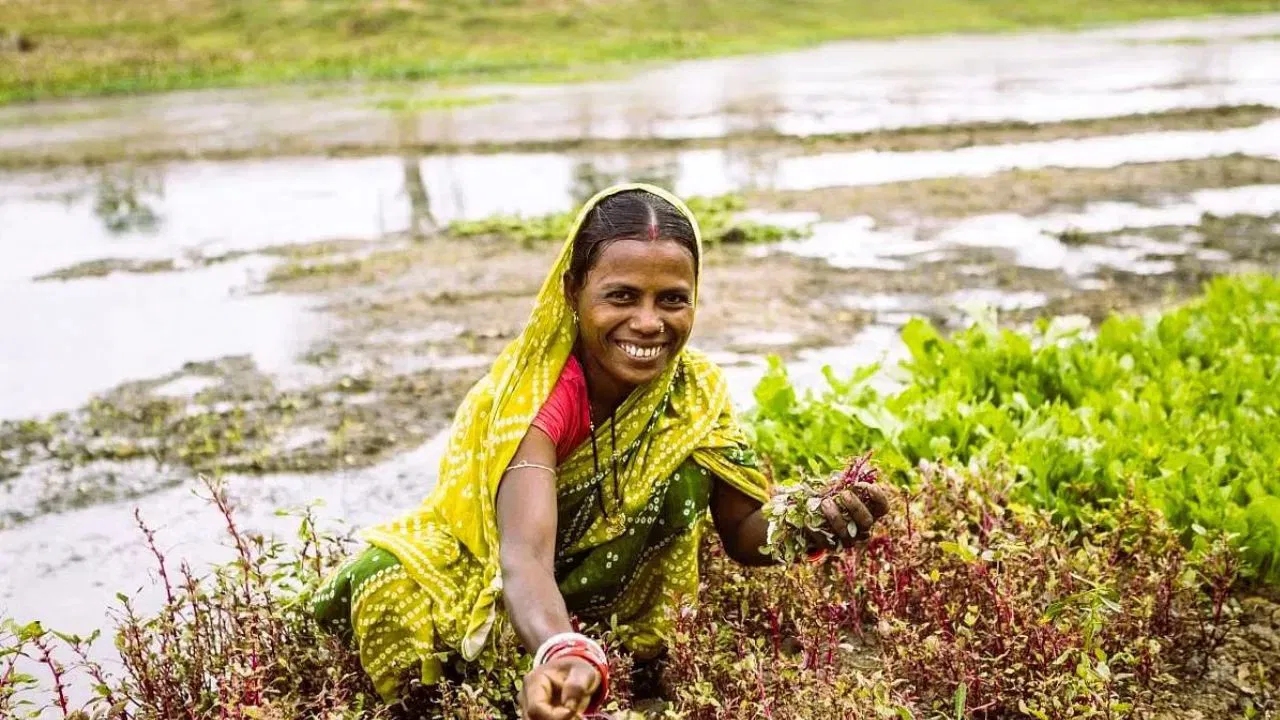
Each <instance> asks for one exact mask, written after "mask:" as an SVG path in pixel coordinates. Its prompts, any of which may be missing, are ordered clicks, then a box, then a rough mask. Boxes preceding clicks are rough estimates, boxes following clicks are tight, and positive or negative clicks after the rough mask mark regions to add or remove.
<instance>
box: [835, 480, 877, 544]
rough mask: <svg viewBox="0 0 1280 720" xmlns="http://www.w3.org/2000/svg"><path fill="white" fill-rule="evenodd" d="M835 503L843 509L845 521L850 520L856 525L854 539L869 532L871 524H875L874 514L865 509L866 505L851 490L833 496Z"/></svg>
mask: <svg viewBox="0 0 1280 720" xmlns="http://www.w3.org/2000/svg"><path fill="white" fill-rule="evenodd" d="M835 501H836V505H838V506H840V509H841V510H843V511H844V512H843V515H844V517H845V518H846V523H848V522H852V523H853V524H854V525H855V526H856V533H857V534H856V535H855V537H854V539H855V540H862V539H864V538H866V537H867V535H869V534H870V533H871V526H872V525H874V524H875V522H876V519H875V516H874V515H872V514H871V511H870V510H868V509H867V506H866V505H864V504H863V503H862V501H861V500H859V499H858V496H857V495H854V494H853V491H851V490H845V491H843V492H841V493H840V494H838V495H836V497H835Z"/></svg>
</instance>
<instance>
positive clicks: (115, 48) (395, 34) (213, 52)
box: [0, 0, 1280, 102]
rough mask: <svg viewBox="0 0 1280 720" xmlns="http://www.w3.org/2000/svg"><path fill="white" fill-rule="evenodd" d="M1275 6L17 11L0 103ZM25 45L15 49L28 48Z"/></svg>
mask: <svg viewBox="0 0 1280 720" xmlns="http://www.w3.org/2000/svg"><path fill="white" fill-rule="evenodd" d="M1277 7H1280V5H1278V4H1277V3H1276V2H1275V0H1169V1H1168V2H1163V3H1152V2H1150V1H1149V0H1111V1H1109V2H1108V1H1104V0H1085V1H1084V2H1075V3H1053V2H1046V1H1044V0H1040V1H1037V2H1034V3H1022V2H1015V1H1014V0H922V1H921V2H917V3H890V2H882V1H881V0H800V1H799V2H793V3H785V4H779V3H775V2H772V1H771V0H704V1H703V2H698V3H694V4H690V3H687V2H676V1H675V0H649V1H643V2H642V0H617V1H613V2H590V3H582V2H561V1H553V0H508V1H507V2H501V3H494V2H480V1H479V0H463V1H461V2H454V3H412V4H410V3H336V2H284V1H283V0H272V1H269V2H259V3H248V2H212V1H211V0H197V1H196V2H182V3H153V2H145V0H120V1H118V2H113V3H110V4H109V5H103V4H102V3H98V2H94V1H93V0H53V1H49V0H11V1H10V2H6V3H3V4H0V28H5V29H6V30H7V31H9V32H11V33H16V36H17V37H21V38H22V42H21V43H20V45H21V46H22V47H23V48H24V49H23V50H19V49H18V47H16V46H15V47H6V48H5V49H4V50H0V52H3V53H4V58H3V59H4V61H3V62H0V102H13V101H20V100H32V99H38V98H46V97H53V96H65V95H83V94H107V93H133V92H145V91H162V90H173V89H183V88H195V87H209V86H236V85H262V84H270V83H284V82H298V81H311V80H380V79H395V80H437V81H447V82H458V81H467V82H471V81H477V80H496V79H510V80H526V81H527V80H563V79H566V78H575V79H576V78H580V77H582V76H583V75H584V74H586V75H588V76H590V75H595V74H597V73H599V72H601V71H603V72H609V71H611V70H612V69H613V68H616V67H617V66H618V65H620V64H625V63H634V62H637V61H649V60H667V59H673V58H690V57H703V56H711V55H725V54H733V53H742V52H751V51H761V50H771V49H784V48H795V47H801V46H805V45H810V44H813V43H816V42H821V41H826V40H834V39H839V38H852V37H892V36H898V35H904V34H918V33H939V32H970V31H1006V30H1017V29H1021V28H1027V27H1035V26H1054V27H1068V28H1070V27H1080V26H1085V25H1090V24H1096V23H1105V22H1120V21H1129V20H1136V19H1140V18H1152V17H1179V16H1195V15H1203V14H1207V13H1229V12H1257V11H1265V10H1274V9H1276V8H1277ZM15 45H16V44H15Z"/></svg>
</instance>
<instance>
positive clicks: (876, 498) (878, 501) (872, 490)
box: [853, 483, 889, 518]
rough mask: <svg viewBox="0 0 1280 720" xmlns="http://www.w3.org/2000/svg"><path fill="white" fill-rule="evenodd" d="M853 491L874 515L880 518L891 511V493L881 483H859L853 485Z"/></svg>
mask: <svg viewBox="0 0 1280 720" xmlns="http://www.w3.org/2000/svg"><path fill="white" fill-rule="evenodd" d="M853 492H854V493H856V494H857V496H858V499H859V500H861V501H862V504H863V505H865V506H866V507H867V510H870V511H871V515H872V516H874V517H877V518H879V517H883V516H884V515H885V513H887V512H889V493H887V492H885V489H884V488H882V487H880V486H879V485H872V484H870V483H859V484H857V485H855V486H854V487H853Z"/></svg>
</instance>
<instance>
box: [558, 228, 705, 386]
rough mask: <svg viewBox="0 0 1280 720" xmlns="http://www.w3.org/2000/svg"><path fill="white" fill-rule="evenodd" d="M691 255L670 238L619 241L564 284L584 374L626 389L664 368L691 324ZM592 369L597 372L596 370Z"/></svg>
mask: <svg viewBox="0 0 1280 720" xmlns="http://www.w3.org/2000/svg"><path fill="white" fill-rule="evenodd" d="M694 272H695V271H694V261H693V255H692V254H691V253H690V252H689V251H688V250H687V249H685V247H684V246H682V245H680V244H679V243H677V242H675V241H674V240H662V239H658V240H617V241H614V242H612V243H610V244H609V245H608V246H606V247H605V249H604V250H603V251H601V253H600V254H599V255H598V256H597V257H596V260H595V264H594V265H593V266H592V267H591V269H590V270H588V271H587V277H586V278H585V281H584V282H583V285H582V287H581V288H576V289H575V288H568V291H569V304H570V307H573V308H575V309H576V310H577V311H578V317H579V334H578V339H579V342H580V343H581V344H582V349H583V350H585V352H586V356H587V362H588V364H589V365H590V366H593V367H588V368H587V369H588V371H591V370H594V371H595V373H601V372H603V373H604V375H605V378H607V379H608V380H610V381H612V382H613V383H615V384H617V385H618V386H619V389H627V390H629V389H631V388H635V387H636V386H639V385H643V384H644V383H646V382H649V381H650V380H653V379H654V378H656V377H657V376H658V375H659V374H661V373H662V370H663V368H665V367H666V365H667V363H669V362H670V361H671V358H673V357H675V355H676V353H678V352H679V351H680V348H682V347H684V343H685V341H686V340H688V339H689V333H690V331H691V330H692V329H693V300H694V283H695V279H694ZM593 374H594V373H593Z"/></svg>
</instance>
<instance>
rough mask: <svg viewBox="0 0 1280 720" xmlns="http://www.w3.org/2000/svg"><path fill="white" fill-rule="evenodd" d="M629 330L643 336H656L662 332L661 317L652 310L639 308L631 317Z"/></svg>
mask: <svg viewBox="0 0 1280 720" xmlns="http://www.w3.org/2000/svg"><path fill="white" fill-rule="evenodd" d="M631 329H632V330H633V331H634V332H637V333H643V334H645V335H657V334H658V333H660V332H662V330H663V322H662V317H661V316H659V315H658V312H657V310H656V309H654V308H641V309H640V310H639V311H638V312H636V314H635V315H632V316H631Z"/></svg>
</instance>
